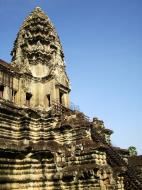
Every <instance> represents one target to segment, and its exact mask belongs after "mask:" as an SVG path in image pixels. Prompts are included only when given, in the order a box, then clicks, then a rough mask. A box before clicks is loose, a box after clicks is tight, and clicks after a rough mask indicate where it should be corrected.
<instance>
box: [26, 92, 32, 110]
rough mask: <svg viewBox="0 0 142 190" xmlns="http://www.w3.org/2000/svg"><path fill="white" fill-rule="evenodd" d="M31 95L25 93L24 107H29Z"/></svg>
mask: <svg viewBox="0 0 142 190" xmlns="http://www.w3.org/2000/svg"><path fill="white" fill-rule="evenodd" d="M31 98H32V94H31V93H26V106H28V107H29V106H30V102H31Z"/></svg>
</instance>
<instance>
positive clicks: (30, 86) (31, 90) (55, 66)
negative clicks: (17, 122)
mask: <svg viewBox="0 0 142 190" xmlns="http://www.w3.org/2000/svg"><path fill="white" fill-rule="evenodd" d="M11 55H12V66H13V67H14V68H15V69H16V70H17V72H18V73H20V74H21V75H22V76H24V77H22V80H21V82H20V84H21V85H22V88H21V89H22V90H21V91H20V92H19V96H21V98H19V103H20V105H25V104H26V105H30V107H41V108H44V109H46V108H48V107H50V106H51V105H52V102H53V101H56V102H58V103H60V104H62V105H63V106H65V107H69V91H70V87H69V79H68V77H67V74H66V71H65V63H64V53H63V49H62V46H61V43H60V39H59V37H58V34H57V32H56V30H55V28H54V26H53V24H52V23H51V21H50V19H49V18H48V16H46V15H45V13H44V12H43V11H42V10H41V8H40V7H36V8H35V9H34V10H33V12H32V13H31V14H30V15H29V16H28V17H27V18H26V19H25V21H24V23H23V25H22V26H21V28H20V31H19V32H18V35H17V38H16V40H15V43H14V47H13V50H12V52H11ZM29 100H30V103H29V102H28V104H27V103H26V102H27V101H29Z"/></svg>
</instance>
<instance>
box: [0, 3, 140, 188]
mask: <svg viewBox="0 0 142 190" xmlns="http://www.w3.org/2000/svg"><path fill="white" fill-rule="evenodd" d="M11 55H12V63H11V64H8V63H6V62H4V61H2V60H0V189H1V190H16V189H18V190H53V189H54V190H79V189H80V190H81V189H82V190H124V189H129V190H140V189H142V183H141V179H140V176H138V175H137V171H136V170H134V169H133V167H131V166H130V165H129V163H128V160H129V152H128V150H124V149H120V148H117V147H113V146H112V145H111V141H110V135H111V134H112V131H111V130H109V129H106V128H105V126H104V123H103V121H101V120H98V119H97V118H94V119H93V121H90V120H89V119H88V118H87V117H86V116H85V115H84V114H83V113H81V112H79V111H77V110H72V109H70V103H69V92H70V86H69V79H68V77H67V74H66V71H65V63H64V53H63V49H62V46H61V43H60V40H59V37H58V35H57V33H56V30H55V28H54V26H53V24H52V23H51V21H50V20H49V18H48V17H47V16H46V15H45V14H44V13H43V11H42V10H41V9H40V8H39V7H37V8H35V10H34V11H33V12H32V13H31V14H30V15H29V16H28V17H27V18H26V20H25V21H24V23H23V25H22V27H21V28H20V31H19V33H18V35H17V38H16V40H15V43H14V47H13V50H12V53H11Z"/></svg>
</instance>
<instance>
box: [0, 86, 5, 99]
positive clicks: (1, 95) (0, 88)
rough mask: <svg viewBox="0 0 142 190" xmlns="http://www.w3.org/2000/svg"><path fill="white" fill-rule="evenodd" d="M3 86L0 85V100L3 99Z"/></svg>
mask: <svg viewBox="0 0 142 190" xmlns="http://www.w3.org/2000/svg"><path fill="white" fill-rule="evenodd" d="M3 92H4V86H3V85H0V98H3Z"/></svg>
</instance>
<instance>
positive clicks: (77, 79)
mask: <svg viewBox="0 0 142 190" xmlns="http://www.w3.org/2000/svg"><path fill="white" fill-rule="evenodd" d="M35 6H40V7H41V8H42V9H43V10H44V12H45V13H46V14H48V16H49V17H50V19H51V20H52V22H53V23H54V25H55V27H56V29H57V32H58V34H59V36H60V39H61V42H62V44H63V48H64V52H65V58H66V65H67V71H68V74H69V78H70V80H71V87H72V92H71V101H72V102H73V103H74V104H76V105H78V106H79V107H80V110H81V111H83V112H85V113H86V115H88V116H90V117H91V118H92V117H98V118H100V119H102V120H104V122H105V125H106V127H107V128H110V129H112V130H113V131H114V134H113V135H112V143H113V144H114V145H115V146H120V147H122V148H127V147H129V146H131V145H133V146H136V147H137V149H138V152H139V153H140V154H142V84H141V82H142V11H141V9H142V1H141V0H70V1H67V0H60V1H59V0H40V1H38V0H0V25H1V30H0V58H1V59H4V60H6V61H8V62H10V59H11V58H10V51H11V49H12V46H13V42H14V40H15V38H16V34H17V32H18V30H19V27H20V26H21V24H22V22H23V20H24V19H25V17H26V16H27V15H28V14H29V13H30V12H31V11H32V10H33V9H34V8H35Z"/></svg>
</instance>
